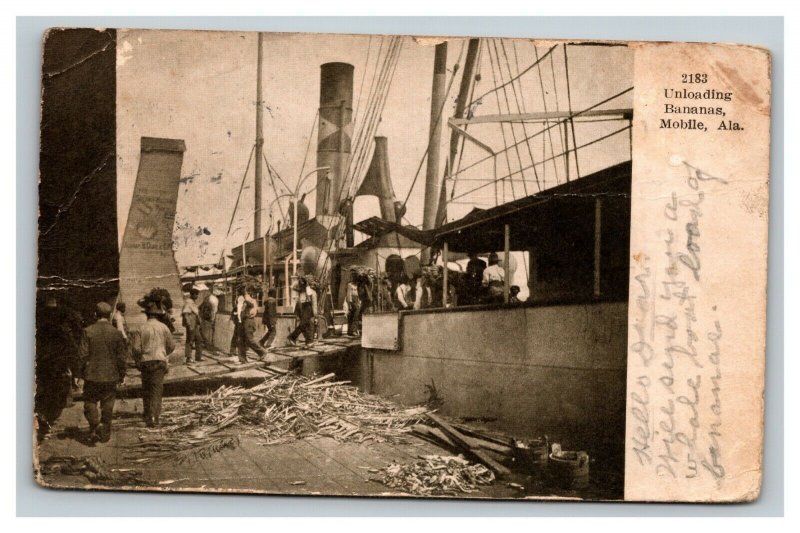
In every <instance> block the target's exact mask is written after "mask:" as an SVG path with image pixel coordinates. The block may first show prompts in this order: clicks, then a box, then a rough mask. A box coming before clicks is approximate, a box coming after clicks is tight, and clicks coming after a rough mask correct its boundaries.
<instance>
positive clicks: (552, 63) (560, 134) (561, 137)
mask: <svg viewBox="0 0 800 533" xmlns="http://www.w3.org/2000/svg"><path fill="white" fill-rule="evenodd" d="M554 55H555V54H551V55H550V74H551V75H552V76H553V93H554V94H555V96H556V111H561V104H560V103H559V101H558V84H557V83H556V66H555V61H554V59H553V56H554ZM558 139H559V141H561V152H562V153H563V152H564V151H565V150H566V149H567V148H566V143H565V142H564V133H563V132H562V131H561V128H558ZM551 155H552V154H551ZM556 180H558V174H556Z"/></svg>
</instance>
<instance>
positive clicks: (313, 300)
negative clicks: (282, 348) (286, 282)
mask: <svg viewBox="0 0 800 533" xmlns="http://www.w3.org/2000/svg"><path fill="white" fill-rule="evenodd" d="M294 290H295V291H296V292H297V302H296V303H295V306H294V313H295V315H296V316H297V327H295V328H294V331H292V332H291V333H290V334H289V337H288V339H287V340H286V342H287V344H288V345H289V346H294V345H296V344H297V338H298V337H299V336H300V334H301V333H302V334H303V337H304V338H305V341H306V346H308V345H310V344H312V343H313V342H314V320H315V319H316V316H317V293H316V292H315V291H314V289H312V288H311V287H309V286H308V281H306V279H305V278H300V279H298V280H297V284H296V285H295V286H294Z"/></svg>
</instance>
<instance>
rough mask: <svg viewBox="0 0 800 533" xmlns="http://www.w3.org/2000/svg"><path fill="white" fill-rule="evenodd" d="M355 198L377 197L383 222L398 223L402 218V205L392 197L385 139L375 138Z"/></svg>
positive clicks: (392, 191)
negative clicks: (365, 172) (362, 179)
mask: <svg viewBox="0 0 800 533" xmlns="http://www.w3.org/2000/svg"><path fill="white" fill-rule="evenodd" d="M356 196H377V197H378V200H379V201H380V205H381V218H382V219H384V220H387V221H389V222H399V221H400V219H401V218H402V212H401V211H402V204H401V203H400V202H398V201H397V198H396V197H395V195H394V187H392V177H391V174H390V173H389V141H388V139H386V137H375V153H374V154H373V155H372V162H371V163H370V165H369V169H368V170H367V175H366V176H365V177H364V181H363V182H362V183H361V187H359V188H358V192H357V193H356Z"/></svg>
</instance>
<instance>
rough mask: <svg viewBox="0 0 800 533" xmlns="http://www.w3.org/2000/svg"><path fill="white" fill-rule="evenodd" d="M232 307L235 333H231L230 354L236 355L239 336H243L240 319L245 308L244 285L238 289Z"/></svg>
mask: <svg viewBox="0 0 800 533" xmlns="http://www.w3.org/2000/svg"><path fill="white" fill-rule="evenodd" d="M232 307H233V309H231V322H232V323H233V335H231V346H230V349H229V350H228V355H230V356H231V357H236V356H237V354H238V352H239V337H241V335H242V334H241V327H242V322H241V320H240V319H239V316H240V315H241V312H242V309H243V308H244V285H242V286H240V287H239V288H237V289H236V299H235V300H234V302H233V306H232Z"/></svg>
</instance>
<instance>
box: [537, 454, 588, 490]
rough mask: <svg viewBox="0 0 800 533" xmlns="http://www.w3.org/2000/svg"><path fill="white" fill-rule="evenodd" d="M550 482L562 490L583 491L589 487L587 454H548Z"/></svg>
mask: <svg viewBox="0 0 800 533" xmlns="http://www.w3.org/2000/svg"><path fill="white" fill-rule="evenodd" d="M547 471H548V473H549V478H550V482H551V483H552V484H553V485H554V486H556V487H558V488H562V489H584V488H586V487H588V486H589V454H587V453H586V452H561V454H559V455H554V454H550V460H549V461H548V463H547Z"/></svg>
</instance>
